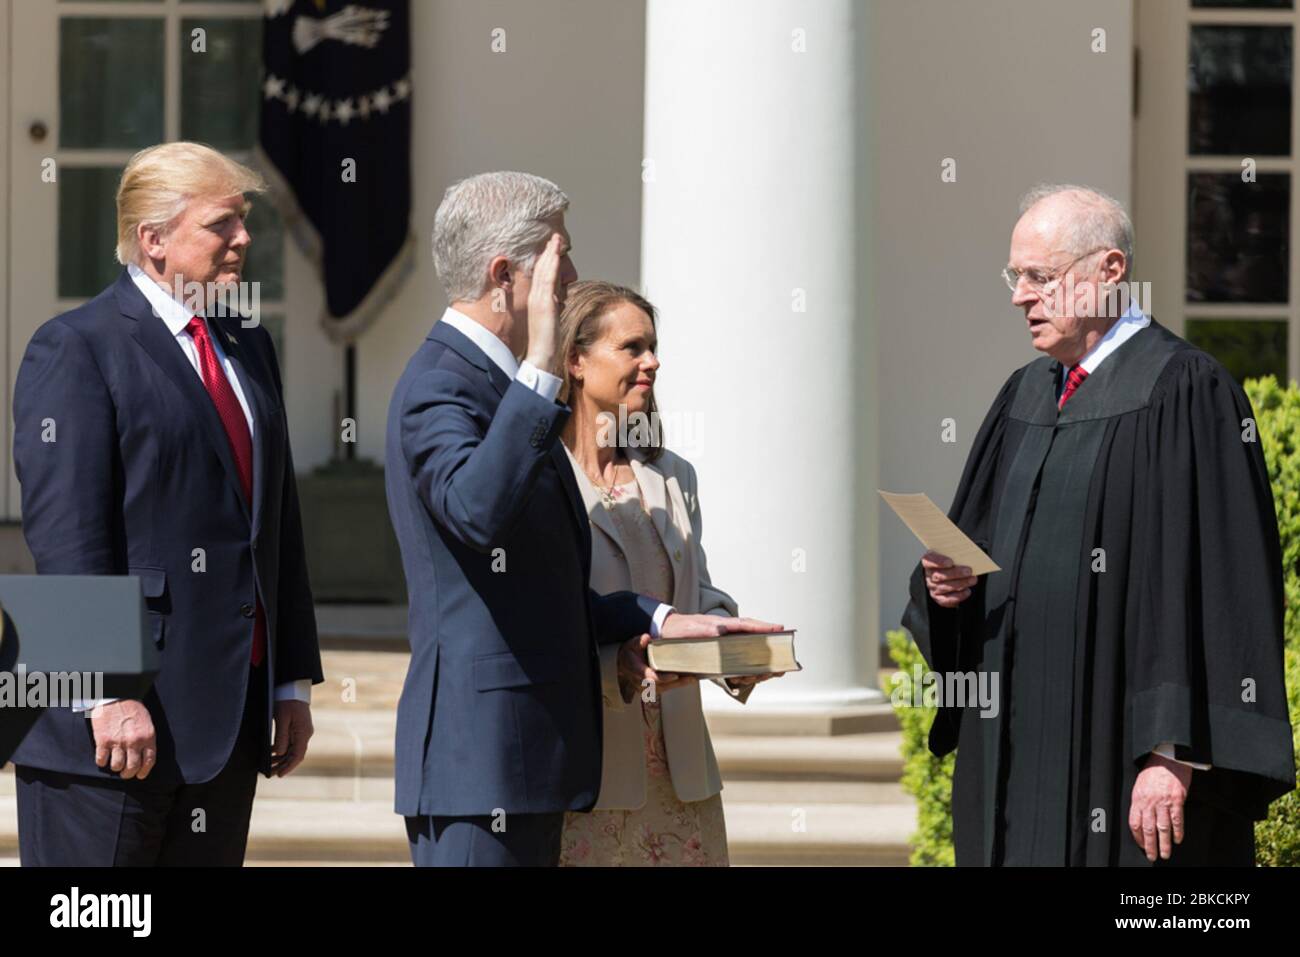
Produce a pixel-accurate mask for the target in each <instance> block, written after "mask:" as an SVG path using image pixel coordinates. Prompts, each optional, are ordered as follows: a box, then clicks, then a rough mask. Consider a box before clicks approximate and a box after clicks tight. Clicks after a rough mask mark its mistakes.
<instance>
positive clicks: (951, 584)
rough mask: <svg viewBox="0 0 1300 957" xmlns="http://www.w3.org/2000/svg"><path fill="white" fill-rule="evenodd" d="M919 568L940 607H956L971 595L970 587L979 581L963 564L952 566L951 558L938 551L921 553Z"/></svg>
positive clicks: (931, 595)
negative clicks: (922, 571) (923, 573)
mask: <svg viewBox="0 0 1300 957" xmlns="http://www.w3.org/2000/svg"><path fill="white" fill-rule="evenodd" d="M921 568H922V569H923V570H924V572H925V587H926V588H927V589H929V591H930V597H931V598H933V599H934V603H935V604H936V605H938V606H939V607H940V608H956V607H957V606H958V605H960V604H961V603H962V602H964V601H965V600H966V599H967V598H969V597H970V596H971V589H973V588H974V587H975V583H976V582H977V581H979V579H978V578H977V577H975V576H973V575H971V573H970V569H969V568H967V567H966V566H965V565H958V566H957V567H955V568H954V567H953V564H952V559H951V558H949V557H948V556H947V555H940V554H939V553H938V552H926V553H925V554H924V555H922V556H921Z"/></svg>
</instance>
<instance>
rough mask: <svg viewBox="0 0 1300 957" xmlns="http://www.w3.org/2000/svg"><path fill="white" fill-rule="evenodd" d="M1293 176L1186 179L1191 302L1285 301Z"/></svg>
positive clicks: (1197, 175) (1235, 175)
mask: <svg viewBox="0 0 1300 957" xmlns="http://www.w3.org/2000/svg"><path fill="white" fill-rule="evenodd" d="M1290 209H1291V176H1290V174H1289V173H1262V174H1260V175H1259V177H1258V182H1254V183H1243V182H1242V180H1241V174H1239V173H1189V174H1188V176H1187V301H1188V302H1286V301H1287V277H1288V272H1289V257H1290V252H1289V250H1290V244H1289V240H1290V232H1289V230H1290V222H1291V214H1290Z"/></svg>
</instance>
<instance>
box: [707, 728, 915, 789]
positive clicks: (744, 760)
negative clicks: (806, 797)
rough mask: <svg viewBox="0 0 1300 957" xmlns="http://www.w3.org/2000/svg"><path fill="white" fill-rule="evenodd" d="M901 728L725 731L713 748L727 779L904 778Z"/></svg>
mask: <svg viewBox="0 0 1300 957" xmlns="http://www.w3.org/2000/svg"><path fill="white" fill-rule="evenodd" d="M902 741H903V736H902V733H901V732H898V731H893V732H872V733H869V734H846V735H839V736H835V737H806V738H801V737H791V736H787V735H775V736H767V737H760V736H757V735H723V736H719V737H715V738H714V739H713V750H714V753H715V754H716V755H717V757H718V767H719V769H720V770H721V771H722V779H723V780H724V781H745V780H775V781H782V780H805V781H825V780H844V779H847V780H856V781H882V782H890V781H898V780H899V779H900V778H901V777H902V773H903V758H902V754H901V753H900V750H899V749H900V748H901V747H902Z"/></svg>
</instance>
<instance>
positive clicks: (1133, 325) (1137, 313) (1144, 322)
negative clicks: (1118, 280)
mask: <svg viewBox="0 0 1300 957" xmlns="http://www.w3.org/2000/svg"><path fill="white" fill-rule="evenodd" d="M1149 325H1151V319H1150V317H1148V316H1146V315H1145V314H1144V313H1143V312H1142V310H1141V309H1139V308H1138V307H1137V304H1136V303H1134V302H1133V301H1132V300H1130V301H1129V304H1128V308H1127V309H1125V310H1124V315H1122V316H1120V318H1119V321H1118V322H1117V323H1115V324H1114V325H1113V326H1111V327H1110V328H1109V329H1107V330H1106V334H1105V335H1104V336H1102V337H1101V338H1100V339H1098V340H1097V343H1096V345H1094V346H1093V347H1092V348H1091V349H1089V350H1088V351H1087V352H1086V353H1084V356H1083V358H1082V359H1080V360H1079V365H1081V366H1083V371H1084V372H1086V373H1088V374H1089V375H1092V373H1094V372H1095V371H1097V366H1099V365H1101V363H1102V361H1103V360H1104V359H1105V358H1106V357H1107V356H1109V355H1110V354H1111V353H1112V352H1114V351H1115V350H1116V349H1118V348H1119V347H1120V346H1122V345H1123V344H1124V343H1126V342H1128V341H1129V340H1130V339H1131V338H1133V336H1135V335H1137V333H1139V332H1141V331H1142V330H1143V329H1145V328H1146V327H1147V326H1149ZM1069 371H1070V370H1069V369H1067V368H1065V366H1064V364H1062V366H1061V381H1063V382H1064V381H1065V376H1066V374H1067V373H1069Z"/></svg>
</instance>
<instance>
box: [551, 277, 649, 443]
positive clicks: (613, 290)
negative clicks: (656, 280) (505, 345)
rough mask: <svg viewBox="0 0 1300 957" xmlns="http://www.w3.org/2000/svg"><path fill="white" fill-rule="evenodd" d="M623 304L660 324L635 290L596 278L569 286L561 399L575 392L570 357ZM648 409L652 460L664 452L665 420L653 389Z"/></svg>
mask: <svg viewBox="0 0 1300 957" xmlns="http://www.w3.org/2000/svg"><path fill="white" fill-rule="evenodd" d="M624 303H628V304H630V305H633V306H636V307H637V308H638V309H640V310H641V311H642V312H644V313H645V314H646V315H647V316H649V317H650V324H651V325H653V326H656V327H658V324H659V323H658V311H657V310H656V309H655V307H654V306H653V305H652V304H651V303H650V301H649V300H648V299H646V298H645V297H644V296H642V295H641V294H640V293H639V292H637V291H636V290H634V289H629V288H628V287H627V286H620V285H617V284H616V283H612V282H602V281H600V280H595V279H585V280H582V281H579V282H575V283H573V284H572V285H571V286H569V288H568V291H567V294H566V298H565V300H564V311H563V312H562V313H561V314H560V348H559V349H558V350H557V355H558V357H559V359H558V361H559V365H560V369H559V371H558V373H557V374H558V375H559V376H560V378H561V379H563V380H564V381H563V385H561V386H560V394H559V398H560V401H562V402H568V401H569V396H570V395H571V394H572V391H573V376H572V374H571V373H570V372H569V356H570V355H572V354H573V353H574V352H579V353H582V352H586V351H587V350H588V349H590V348H591V347H592V345H594V344H595V342H596V340H598V339H599V338H600V337H601V334H602V332H603V331H604V326H605V316H607V315H609V313H610V311H611V310H613V309H616V308H618V307H619V306H621V305H623V304H624ZM646 412H647V414H648V415H649V417H650V421H651V422H655V423H657V427H656V428H655V429H654V430H653V433H652V434H653V435H654V437H655V439H656V442H655V444H653V445H650V446H648V447H646V448H645V449H644V451H643V454H644V458H645V460H646V461H647V462H653V461H655V460H656V459H657V458H659V457H660V456H661V455H663V454H664V449H663V441H664V438H663V423H662V421H660V417H659V403H658V400H656V398H655V395H654V393H653V392H651V393H650V404H649V405H648V406H647V407H646Z"/></svg>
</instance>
